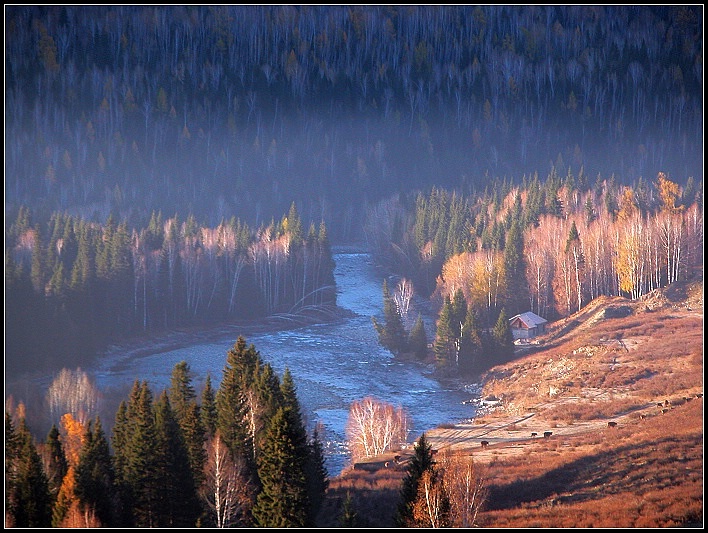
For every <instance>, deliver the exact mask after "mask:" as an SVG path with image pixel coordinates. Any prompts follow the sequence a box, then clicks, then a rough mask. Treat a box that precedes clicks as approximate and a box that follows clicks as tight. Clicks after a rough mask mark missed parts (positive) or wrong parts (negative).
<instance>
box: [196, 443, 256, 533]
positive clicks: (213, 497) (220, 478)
mask: <svg viewBox="0 0 708 533" xmlns="http://www.w3.org/2000/svg"><path fill="white" fill-rule="evenodd" d="M207 451H208V457H207V461H206V464H205V468H204V469H205V480H204V484H203V485H202V488H201V495H202V498H203V499H204V501H205V502H206V503H207V506H208V507H209V509H210V510H211V511H212V513H213V517H214V522H215V524H216V526H217V527H219V528H224V527H231V526H238V525H244V524H242V516H243V514H244V513H245V511H246V510H248V509H249V508H250V507H251V506H252V504H253V487H252V486H251V483H250V481H249V479H248V476H247V474H246V468H245V465H244V463H243V462H242V461H240V460H238V459H234V458H232V457H231V453H230V452H229V450H228V448H227V447H226V445H225V444H224V441H223V440H221V436H220V434H219V432H218V431H217V433H216V435H214V438H213V439H212V440H211V441H209V443H208V444H207Z"/></svg>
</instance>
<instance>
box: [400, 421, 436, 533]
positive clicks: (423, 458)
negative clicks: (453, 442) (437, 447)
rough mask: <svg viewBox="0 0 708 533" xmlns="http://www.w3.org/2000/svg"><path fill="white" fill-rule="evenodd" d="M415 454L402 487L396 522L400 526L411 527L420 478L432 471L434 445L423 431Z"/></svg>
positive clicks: (416, 445)
mask: <svg viewBox="0 0 708 533" xmlns="http://www.w3.org/2000/svg"><path fill="white" fill-rule="evenodd" d="M413 450H414V454H413V457H412V458H411V461H410V463H409V464H408V467H407V469H406V477H405V478H404V479H403V486H402V488H401V500H400V502H399V504H398V510H397V514H396V523H397V525H398V527H410V524H411V522H412V520H413V505H414V504H415V500H416V498H417V497H418V485H419V482H420V478H421V476H422V475H423V473H424V472H426V471H432V469H433V466H434V465H435V461H433V447H432V445H431V444H430V443H429V442H428V439H427V437H426V436H425V433H423V434H422V435H421V436H420V437H419V438H418V440H417V441H416V443H415V446H414V447H413Z"/></svg>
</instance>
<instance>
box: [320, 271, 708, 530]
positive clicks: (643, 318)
mask: <svg viewBox="0 0 708 533" xmlns="http://www.w3.org/2000/svg"><path fill="white" fill-rule="evenodd" d="M488 396H495V397H497V398H499V399H500V400H501V401H500V402H499V404H498V405H496V406H494V407H489V408H486V407H483V408H482V410H480V412H479V414H478V416H477V418H476V419H475V420H474V423H472V424H460V425H455V426H452V425H451V426H445V427H438V428H435V429H432V430H431V431H430V432H428V433H427V436H428V438H429V441H430V442H431V443H432V445H433V448H434V449H436V450H438V451H441V450H443V449H445V448H452V449H453V450H459V451H463V452H469V453H470V454H472V455H473V456H474V457H475V459H476V461H477V462H478V464H479V465H481V466H482V467H483V470H484V472H485V474H486V479H487V487H488V490H489V497H488V501H487V505H486V507H485V509H484V511H483V512H482V513H481V515H480V517H479V525H481V526H484V527H675V526H689V527H698V526H702V523H703V280H702V275H700V276H698V278H697V279H695V278H694V279H693V280H691V281H689V282H678V283H674V284H672V285H670V286H669V287H667V288H665V289H661V290H657V291H653V292H652V293H649V294H647V295H646V296H645V297H643V298H641V299H639V300H636V301H631V300H627V299H624V298H619V297H611V298H608V297H602V298H599V299H597V300H595V301H593V302H592V303H591V304H589V305H588V306H586V307H585V308H584V309H583V310H581V311H580V312H579V313H576V314H574V315H572V316H569V317H568V318H566V319H564V320H561V321H558V322H556V323H553V324H551V325H550V327H549V328H548V331H547V334H546V335H545V336H543V337H541V338H539V339H537V342H536V343H535V344H534V345H531V346H528V347H525V348H523V349H520V351H519V357H517V359H516V360H515V361H513V362H510V363H508V364H505V365H501V366H498V367H495V368H493V369H492V370H491V371H490V372H488V374H487V375H486V377H485V381H484V387H483V395H482V397H483V398H486V397H488ZM609 423H611V424H609ZM546 432H550V435H549V436H548V437H545V438H544V433H546ZM483 440H484V441H487V442H488V445H485V446H484V448H483V447H482V445H481V442H482V441H483ZM384 459H385V458H384ZM379 465H380V466H383V462H380V463H379ZM374 469H375V468H374ZM391 470H392V469H391V468H390V467H389V468H388V469H387V468H381V470H380V471H379V472H380V475H379V476H378V477H376V475H375V473H372V472H365V471H362V470H361V466H359V467H358V468H353V469H351V470H350V471H347V472H344V473H343V474H342V476H340V477H339V478H337V479H334V480H332V482H331V483H330V496H331V498H334V499H335V500H336V502H333V501H332V499H330V501H329V502H328V503H329V504H330V511H334V509H336V507H337V504H341V501H342V499H343V495H345V494H346V491H347V490H349V491H350V493H351V494H352V501H353V502H357V503H358V504H359V506H360V509H361V510H360V513H359V514H360V516H362V517H365V520H366V521H367V524H368V525H369V526H376V525H380V526H385V525H386V521H387V520H389V519H392V517H393V514H392V512H393V511H390V509H393V507H394V506H393V505H392V503H393V502H395V501H396V494H395V491H394V490H393V489H392V487H393V486H395V484H396V483H399V482H400V481H399V480H400V479H402V477H403V475H404V474H405V472H404V471H403V470H402V467H399V470H397V471H393V472H392V471H391ZM357 488H358V490H357ZM379 490H380V491H382V493H381V495H380V496H381V497H380V498H376V497H375V496H374V495H376V494H377V491H379ZM375 500H378V501H379V503H378V506H379V507H378V508H373V509H372V512H368V511H365V509H366V507H367V506H368V505H369V502H373V501H375ZM382 500H383V501H385V502H388V505H387V504H381V503H380V502H381V501H382ZM386 505H387V506H386ZM382 507H383V508H384V509H386V510H384V511H382ZM388 525H392V523H388Z"/></svg>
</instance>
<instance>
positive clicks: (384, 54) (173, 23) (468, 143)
mask: <svg viewBox="0 0 708 533" xmlns="http://www.w3.org/2000/svg"><path fill="white" fill-rule="evenodd" d="M5 36H6V39H5V128H6V130H5V131H6V143H5V202H6V209H8V208H13V209H15V210H16V209H17V208H18V207H19V206H20V205H27V206H29V207H30V208H32V209H39V210H41V211H42V212H45V213H51V212H54V211H62V212H63V211H68V212H70V213H72V214H75V215H80V216H82V218H87V219H94V218H95V219H96V220H98V221H104V220H106V218H107V217H108V214H109V213H110V212H111V211H113V212H115V213H117V214H118V216H117V218H118V219H120V220H122V219H127V220H129V222H130V224H131V225H133V226H144V225H146V224H147V223H148V220H149V218H150V215H151V213H152V212H153V211H162V212H163V213H175V212H179V213H194V215H195V216H196V217H197V218H198V219H199V220H203V221H204V222H205V223H206V224H207V225H208V226H210V227H213V226H216V225H217V224H218V223H219V222H220V221H221V219H222V218H229V217H230V216H231V213H238V216H239V217H240V218H241V219H242V220H244V221H246V222H248V223H249V224H250V225H252V226H258V225H259V224H260V223H262V222H267V221H268V220H270V219H271V218H272V217H276V218H277V217H279V216H280V214H281V213H283V212H285V211H286V210H287V209H288V206H289V205H290V203H291V202H292V201H296V202H297V204H298V206H299V207H300V209H301V212H302V213H303V215H304V216H306V217H307V218H310V219H318V220H319V219H324V221H325V222H326V223H327V225H328V228H329V229H330V232H331V236H332V237H333V238H335V239H337V240H338V241H339V240H342V239H348V238H351V237H352V236H355V237H356V236H359V235H358V234H359V232H360V225H359V224H358V222H359V221H360V220H361V219H362V217H363V216H364V214H363V213H364V207H365V206H367V205H370V204H372V203H375V202H377V201H379V200H380V199H381V198H385V197H388V196H389V195H391V194H393V193H395V192H399V191H403V190H412V189H420V190H427V189H429V187H431V186H432V185H433V184H435V185H437V186H440V187H444V188H448V189H452V188H455V189H459V190H460V192H462V193H469V192H471V191H472V190H483V189H484V186H485V185H486V184H487V183H488V182H489V180H492V179H495V178H498V179H500V180H501V179H507V180H510V181H513V182H516V183H518V182H519V181H520V180H521V179H522V177H523V176H529V175H531V174H532V173H534V172H538V173H539V174H540V175H541V176H544V175H545V174H546V173H548V172H549V171H550V169H551V167H553V168H554V169H555V172H557V173H558V174H559V175H560V176H562V177H563V176H566V175H567V174H568V172H569V171H570V172H572V173H573V174H574V175H576V176H577V175H578V173H579V172H580V171H581V169H584V172H585V174H586V175H588V176H590V177H591V178H592V179H593V180H594V179H595V178H596V177H597V176H598V175H601V176H602V177H603V179H609V178H610V177H611V176H613V175H614V176H615V177H616V180H617V181H618V182H619V183H622V184H632V183H633V182H635V181H636V180H638V179H640V178H644V179H652V178H653V177H654V176H656V174H657V173H658V172H659V171H662V172H665V173H666V174H667V175H668V176H669V178H670V179H672V180H674V181H677V182H679V183H681V184H685V182H686V180H687V179H688V178H689V177H692V176H693V177H695V178H696V179H697V180H700V179H702V171H703V159H702V154H703V111H702V110H703V107H702V94H703V88H702V75H703V73H702V37H703V7H702V6H700V5H688V6H642V5H638V6H611V5H607V6H585V5H578V6H533V5H532V6H497V5H488V6H363V5H353V6H310V5H304V6H290V5H272V6H268V5H265V6H139V5H133V6H130V5H127V6H98V5H97V6H52V5H44V6H41V5H40V6H32V5H16V6H5Z"/></svg>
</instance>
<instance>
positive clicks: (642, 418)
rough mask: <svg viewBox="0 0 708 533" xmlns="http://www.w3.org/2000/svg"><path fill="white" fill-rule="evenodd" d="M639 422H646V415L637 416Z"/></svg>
mask: <svg viewBox="0 0 708 533" xmlns="http://www.w3.org/2000/svg"><path fill="white" fill-rule="evenodd" d="M639 418H640V420H646V418H647V415H639Z"/></svg>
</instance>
